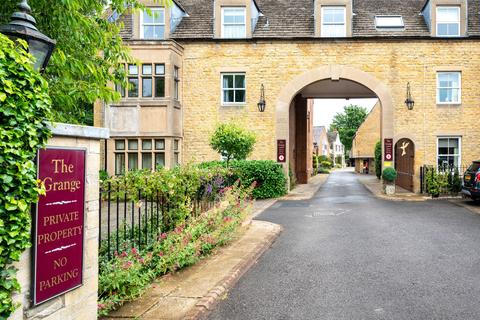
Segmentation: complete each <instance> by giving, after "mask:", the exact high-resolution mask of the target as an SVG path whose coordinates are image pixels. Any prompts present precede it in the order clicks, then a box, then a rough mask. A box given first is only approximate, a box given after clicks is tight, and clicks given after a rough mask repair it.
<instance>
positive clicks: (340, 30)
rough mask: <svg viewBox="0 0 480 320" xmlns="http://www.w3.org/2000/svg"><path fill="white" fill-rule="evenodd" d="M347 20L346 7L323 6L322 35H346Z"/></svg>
mask: <svg viewBox="0 0 480 320" xmlns="http://www.w3.org/2000/svg"><path fill="white" fill-rule="evenodd" d="M345 20H346V15H345V7H322V30H321V35H322V37H345V36H346V35H347V28H346V23H345Z"/></svg>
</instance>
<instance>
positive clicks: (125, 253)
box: [120, 251, 128, 258]
mask: <svg viewBox="0 0 480 320" xmlns="http://www.w3.org/2000/svg"><path fill="white" fill-rule="evenodd" d="M127 255H128V253H127V252H125V251H123V252H122V253H121V254H120V257H122V258H125V257H126V256H127Z"/></svg>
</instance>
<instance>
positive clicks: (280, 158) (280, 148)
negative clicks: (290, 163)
mask: <svg viewBox="0 0 480 320" xmlns="http://www.w3.org/2000/svg"><path fill="white" fill-rule="evenodd" d="M286 161H287V140H277V162H286Z"/></svg>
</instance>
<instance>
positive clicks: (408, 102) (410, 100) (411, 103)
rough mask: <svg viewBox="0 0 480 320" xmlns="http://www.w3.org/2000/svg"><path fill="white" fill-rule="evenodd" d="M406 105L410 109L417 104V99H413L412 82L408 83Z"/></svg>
mask: <svg viewBox="0 0 480 320" xmlns="http://www.w3.org/2000/svg"><path fill="white" fill-rule="evenodd" d="M405 105H406V106H407V108H408V110H413V106H414V105H415V101H413V98H412V93H411V92H410V82H408V83H407V99H405Z"/></svg>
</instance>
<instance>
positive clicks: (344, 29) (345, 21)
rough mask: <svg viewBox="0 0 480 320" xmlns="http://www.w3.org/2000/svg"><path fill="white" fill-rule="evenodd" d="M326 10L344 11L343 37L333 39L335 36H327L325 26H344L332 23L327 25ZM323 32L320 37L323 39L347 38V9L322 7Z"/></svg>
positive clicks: (342, 7) (343, 7) (321, 31)
mask: <svg viewBox="0 0 480 320" xmlns="http://www.w3.org/2000/svg"><path fill="white" fill-rule="evenodd" d="M325 9H342V10H343V27H344V28H343V31H344V32H343V35H342V36H336V37H333V36H330V35H326V34H325V28H324V27H323V26H325V25H327V26H332V25H333V26H339V25H342V24H340V23H331V22H328V23H325V19H324V16H325V15H324V13H325ZM321 15H322V16H321V23H322V25H321V30H320V36H321V37H323V38H344V37H346V36H347V8H346V7H345V6H322V8H321Z"/></svg>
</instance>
